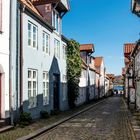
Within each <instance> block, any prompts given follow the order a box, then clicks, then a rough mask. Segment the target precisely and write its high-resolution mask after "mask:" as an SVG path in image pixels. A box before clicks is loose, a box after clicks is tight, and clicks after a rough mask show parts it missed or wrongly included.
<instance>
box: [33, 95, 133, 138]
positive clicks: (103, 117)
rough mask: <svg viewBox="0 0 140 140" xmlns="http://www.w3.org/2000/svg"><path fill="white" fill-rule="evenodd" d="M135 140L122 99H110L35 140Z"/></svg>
mask: <svg viewBox="0 0 140 140" xmlns="http://www.w3.org/2000/svg"><path fill="white" fill-rule="evenodd" d="M96 139H97V140H134V139H135V136H134V133H133V131H132V128H131V125H130V124H129V121H128V110H127V108H126V105H125V102H124V100H123V98H121V97H110V98H108V99H106V100H104V102H103V103H100V104H98V105H96V106H95V107H93V108H92V109H90V110H88V111H86V112H85V113H82V114H80V115H79V116H77V117H75V118H73V119H72V120H69V121H67V122H65V123H63V124H61V125H59V126H58V127H56V128H54V129H53V130H50V131H49V132H46V133H45V134H42V135H41V136H39V137H37V138H36V139H35V140H96Z"/></svg>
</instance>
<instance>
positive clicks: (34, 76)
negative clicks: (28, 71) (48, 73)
mask: <svg viewBox="0 0 140 140" xmlns="http://www.w3.org/2000/svg"><path fill="white" fill-rule="evenodd" d="M33 78H34V79H36V71H33Z"/></svg>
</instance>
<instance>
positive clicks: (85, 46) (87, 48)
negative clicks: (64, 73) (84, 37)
mask: <svg viewBox="0 0 140 140" xmlns="http://www.w3.org/2000/svg"><path fill="white" fill-rule="evenodd" d="M80 51H87V52H94V45H93V44H81V45H80Z"/></svg>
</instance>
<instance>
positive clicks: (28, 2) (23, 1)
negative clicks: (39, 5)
mask: <svg viewBox="0 0 140 140" xmlns="http://www.w3.org/2000/svg"><path fill="white" fill-rule="evenodd" d="M19 1H20V2H21V3H23V4H24V5H26V6H27V7H28V8H29V9H31V10H32V11H33V12H34V13H36V14H37V15H39V16H41V15H40V13H39V12H38V10H37V9H36V8H35V6H34V5H33V4H32V2H30V0H19ZM41 17H42V16H41Z"/></svg>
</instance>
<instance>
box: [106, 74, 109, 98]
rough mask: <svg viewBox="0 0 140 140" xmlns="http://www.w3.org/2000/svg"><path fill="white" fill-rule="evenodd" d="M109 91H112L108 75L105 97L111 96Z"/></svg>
mask: <svg viewBox="0 0 140 140" xmlns="http://www.w3.org/2000/svg"><path fill="white" fill-rule="evenodd" d="M109 89H110V81H109V77H108V76H107V75H105V96H106V97H107V96H109V95H110V93H109Z"/></svg>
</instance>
